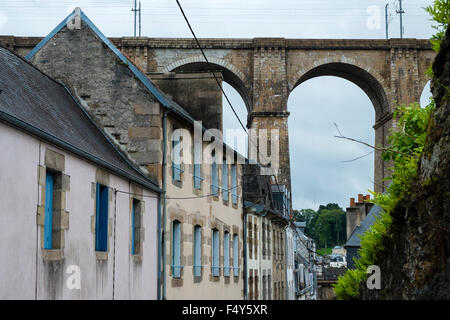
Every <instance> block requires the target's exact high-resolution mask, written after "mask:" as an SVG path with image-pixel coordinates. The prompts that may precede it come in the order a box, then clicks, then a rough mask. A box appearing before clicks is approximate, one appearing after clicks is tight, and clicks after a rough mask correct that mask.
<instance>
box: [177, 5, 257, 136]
mask: <svg viewBox="0 0 450 320" xmlns="http://www.w3.org/2000/svg"><path fill="white" fill-rule="evenodd" d="M176 2H177V4H178V7H179V8H180V11H181V14H182V15H183V17H184V20H185V21H186V23H187V25H188V27H189V30H191V33H192V35H193V36H194V39H195V42H196V43H197V46H198V48H199V49H200V51H201V52H202V55H203V57H204V58H205V60H206V63H207V64H208V66H209V67H210V68H211V70H212V65H211V63H210V62H209V60H208V58H207V57H206V54H205V51H203V48H202V46H201V45H200V42H199V41H198V39H197V36H196V35H195V32H194V30H193V29H192V27H191V24H190V23H189V20H188V18H187V17H186V15H185V14H184V11H183V8H182V7H181V4H180V2H179V1H178V0H176ZM211 74H212V75H213V76H214V79H215V80H216V82H217V85H218V86H219V88H220V90H221V91H222V94H223V96H224V97H225V99H226V100H227V102H228V104H229V106H230V107H231V110H233V113H234V115H235V117H236V118H237V119H238V121H239V123H240V125H241V127H242V129H244V132H245V133H246V134H247V135H248V131H247V128H246V127H245V126H244V125H243V124H242V121H241V119H240V118H239V116H238V115H237V113H236V110H234V108H233V105H232V104H231V102H230V99H228V96H227V94H226V93H225V91H224V90H223V88H222V85H221V84H220V81H219V79H218V78H217V76H216V74H215V73H214V72H211ZM249 140H250V139H249Z"/></svg>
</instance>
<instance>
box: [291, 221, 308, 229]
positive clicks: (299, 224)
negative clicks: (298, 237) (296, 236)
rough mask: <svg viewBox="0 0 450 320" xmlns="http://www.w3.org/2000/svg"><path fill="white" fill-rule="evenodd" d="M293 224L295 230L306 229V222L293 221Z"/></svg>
mask: <svg viewBox="0 0 450 320" xmlns="http://www.w3.org/2000/svg"><path fill="white" fill-rule="evenodd" d="M294 224H295V226H296V227H297V228H306V221H295V222H294Z"/></svg>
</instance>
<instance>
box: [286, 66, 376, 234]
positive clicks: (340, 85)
mask: <svg viewBox="0 0 450 320" xmlns="http://www.w3.org/2000/svg"><path fill="white" fill-rule="evenodd" d="M325 71H326V70H324V69H319V70H315V71H314V72H311V73H307V74H305V76H304V77H303V78H301V79H300V80H299V81H298V83H297V84H296V86H295V89H294V90H292V91H291V93H290V95H289V99H288V110H289V111H290V117H289V120H288V121H289V124H288V127H289V136H290V139H289V145H290V148H289V149H290V158H291V184H292V199H293V208H294V209H297V210H300V209H308V208H311V209H313V210H317V209H318V207H319V205H324V206H325V205H327V204H328V203H337V204H338V205H339V206H340V207H341V208H343V210H344V211H345V208H346V207H348V200H349V198H350V197H356V196H357V194H359V193H363V194H368V189H370V190H373V187H374V172H375V166H376V164H377V163H376V161H374V160H375V154H374V152H372V151H373V150H372V149H370V148H368V147H365V146H363V145H362V144H357V143H354V142H350V141H347V140H342V139H337V138H335V137H334V136H335V135H339V133H338V131H337V129H336V127H335V126H334V124H333V123H336V124H338V126H339V130H340V131H341V132H342V133H343V134H344V135H345V136H348V137H352V138H355V139H358V140H362V141H364V142H367V143H369V144H371V145H373V144H374V141H375V140H376V134H375V130H374V129H373V124H374V122H375V121H376V119H375V114H377V110H376V108H374V103H373V100H372V99H371V98H370V97H369V95H368V94H367V92H366V91H365V90H362V88H361V86H360V85H357V84H356V83H355V81H354V80H355V79H354V78H353V79H352V80H353V81H352V80H349V79H348V77H349V76H348V74H346V76H345V77H344V76H342V72H339V76H338V75H336V73H337V72H335V71H336V70H335V69H328V72H325ZM331 71H334V72H333V73H334V75H333V76H330V75H329V73H330V72H331ZM359 81H362V79H359ZM378 112H380V111H378ZM364 155H366V156H364ZM361 156H364V157H362V158H361V159H358V160H355V161H352V160H353V159H356V158H358V157H361ZM347 161H348V162H347ZM294 164H295V165H294ZM344 240H345V239H344Z"/></svg>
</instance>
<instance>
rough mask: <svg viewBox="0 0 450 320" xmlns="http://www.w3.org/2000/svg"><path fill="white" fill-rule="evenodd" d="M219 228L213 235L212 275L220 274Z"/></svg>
mask: <svg viewBox="0 0 450 320" xmlns="http://www.w3.org/2000/svg"><path fill="white" fill-rule="evenodd" d="M219 269H220V266H219V230H217V229H214V230H213V236H212V275H213V277H218V276H219Z"/></svg>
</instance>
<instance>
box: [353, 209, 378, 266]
mask: <svg viewBox="0 0 450 320" xmlns="http://www.w3.org/2000/svg"><path fill="white" fill-rule="evenodd" d="M381 210H382V208H381V207H380V206H377V205H375V206H373V207H372V209H370V211H369V213H368V214H367V216H366V217H365V218H364V220H363V221H362V222H361V225H359V226H356V227H355V229H354V230H353V233H352V234H351V235H350V237H349V239H348V240H347V242H346V243H345V245H344V248H345V249H346V250H347V268H348V269H354V268H355V262H354V261H353V259H354V258H356V259H358V258H359V254H358V250H359V249H360V248H361V236H363V235H364V233H365V232H366V231H367V230H368V229H369V228H370V227H371V226H372V225H373V224H374V223H375V221H376V218H379V217H380V213H381Z"/></svg>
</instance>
